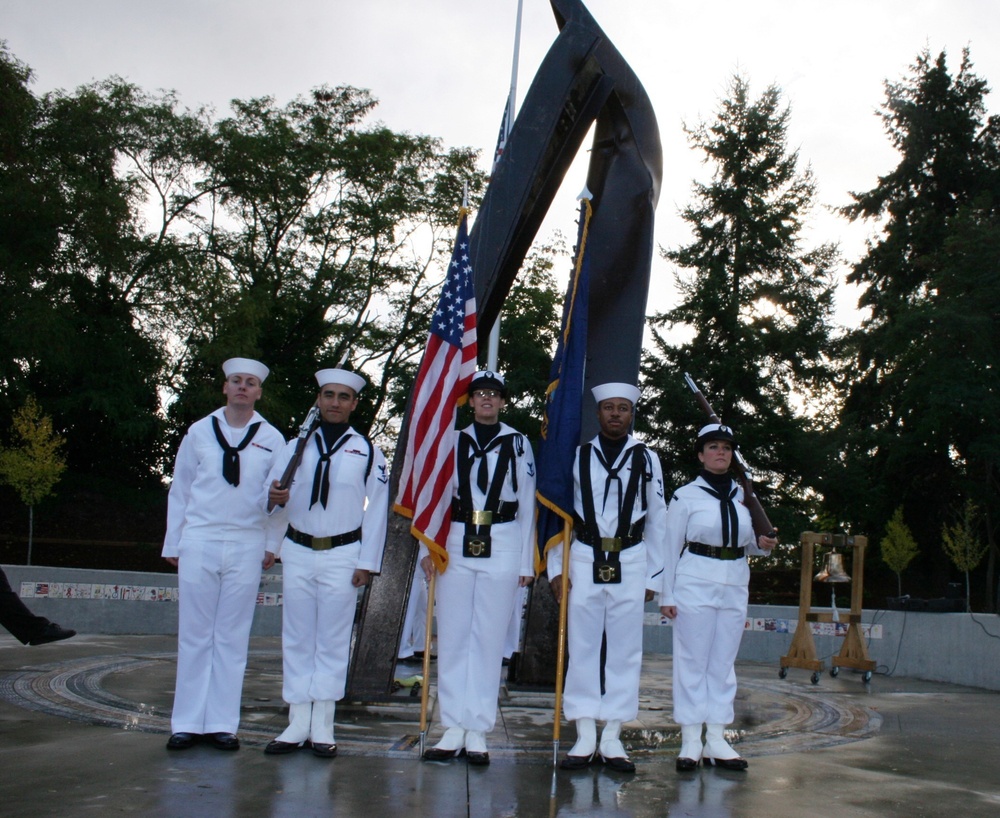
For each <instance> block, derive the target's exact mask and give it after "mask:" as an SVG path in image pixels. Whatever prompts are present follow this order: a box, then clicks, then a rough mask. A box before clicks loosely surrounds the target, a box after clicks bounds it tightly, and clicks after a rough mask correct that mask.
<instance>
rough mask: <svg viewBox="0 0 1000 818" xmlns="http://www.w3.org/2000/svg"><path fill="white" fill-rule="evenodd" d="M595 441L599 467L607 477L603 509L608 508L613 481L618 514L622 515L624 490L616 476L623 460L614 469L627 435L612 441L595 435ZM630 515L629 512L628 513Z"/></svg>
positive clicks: (622, 464)
mask: <svg viewBox="0 0 1000 818" xmlns="http://www.w3.org/2000/svg"><path fill="white" fill-rule="evenodd" d="M597 441H598V443H600V449H599V450H598V451H597V452H596V454H597V459H598V460H599V461H600V463H601V465H602V466H604V471H606V472H607V477H606V478H605V480H604V503H603V506H602V507H603V508H607V506H608V494H610V493H611V483H612V481H614V482H615V483H616V484H617V486H618V498H617V500H616V502H617V504H618V513H619V515H620V514H621V513H622V509H621V504H622V499H623V498H622V495H623V492H624V489H623V487H622V480H621V478H620V477H619V476H618V472H619V471H621V469H622V466H624V465H625V461H624V460H623V461H622V462H621V463H619V464H618V468H615V467H614V465H615V461H616V460H618V458H619V456H620V455H621V453H622V450H623V449H624V448H625V444H626V443H627V442H628V435H624V436H622V437H619V438H615V439H612V438H610V437H605V436H604V435H603V434H598V435H597ZM628 513H629V514H631V511H629V512H628Z"/></svg>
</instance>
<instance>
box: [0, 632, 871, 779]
mask: <svg viewBox="0 0 1000 818" xmlns="http://www.w3.org/2000/svg"><path fill="white" fill-rule="evenodd" d="M251 660H252V661H255V662H257V663H258V665H259V664H264V665H266V666H268V667H274V668H276V669H277V672H279V673H280V661H281V657H280V653H279V652H277V651H267V652H261V651H251ZM175 661H176V654H174V653H166V654H161V653H150V654H144V655H139V656H131V657H127V658H122V657H115V656H98V657H89V658H85V659H78V660H71V661H64V662H60V663H57V664H50V665H42V666H36V667H33V668H31V669H27V670H22V671H16V672H11V673H6V674H3V675H0V699H3V700H5V701H8V702H10V703H11V704H14V705H17V706H19V707H23V708H26V709H30V710H36V711H41V712H44V713H48V714H50V715H53V716H58V717H62V718H66V719H70V720H73V721H79V722H86V723H90V724H96V725H102V726H106V727H115V728H118V729H124V730H138V731H142V732H150V733H163V734H167V733H169V732H170V713H169V711H164V710H162V709H157V708H156V707H153V706H150V705H147V704H143V703H140V702H136V701H133V700H131V699H128V698H124V697H122V696H119V695H116V694H114V693H112V692H110V691H109V690H108V689H106V687H105V684H104V683H105V680H106V679H108V678H109V677H113V676H116V675H117V674H129V673H135V672H137V671H142V670H146V669H149V668H150V667H151V666H153V665H156V664H163V663H164V662H169V663H170V665H171V666H173V663H174V662H175ZM118 687H120V688H121V687H123V686H122V685H118ZM124 687H125V688H127V685H125V686H124ZM663 695H664V691H663V690H652V689H643V690H642V691H641V693H640V696H641V698H643V699H644V700H646V701H650V700H654V701H655V700H656V699H657V698H658V697H662V696H663ZM400 704H403V705H404V707H403V710H405V712H402V711H401V712H400V713H397V714H395V715H394V716H390V717H388V718H383V717H382V716H379V715H375V716H372V717H371V718H368V717H365V718H360V719H356V720H350V724H349V725H345V726H344V728H341V725H340V720H339V718H338V735H337V743H338V746H339V747H340V748H341V750H342V751H343V752H345V753H350V754H352V755H368V756H384V757H398V758H414V759H415V758H416V757H417V753H418V744H419V736H418V735H417V733H416V730H417V728H416V726H415V724H416V723H418V722H419V715H416V716H414V712H416V711H417V709H418V708H417V705H416V704H411V703H409V702H407V700H406V699H401V700H400ZM551 706H552V705H551V697H548V698H545V697H540V696H534V697H526V698H524V699H521V700H519V699H518V697H516V696H515V697H514V699H512V700H511V702H509V703H506V704H505V705H504V706H503V708H502V713H501V715H502V716H503V720H502V721H500V723H499V724H498V726H499V727H504V726H508V727H510V726H511V725H516V726H517V727H518V728H520V729H517V730H515V731H514V732H517V733H518V735H517V737H516V738H515V739H513V740H511V741H509V742H507V743H504V742H502V741H498V740H497V738H496V734H495V733H494V734H493V735H491V736H490V755H491V757H493V758H494V759H506V760H507V761H514V762H519V763H549V762H550V761H551V758H552V739H551V733H550V732H549V731H548V730H547V729H540V728H539V727H538V726H537V725H539V724H545V725H550V724H551V721H550V719H551V716H550V715H549V714H548V713H544V709H546V708H547V709H551ZM518 710H520V711H521V712H522V714H523V713H524V712H525V711H528V710H531V711H533V712H532V713H531V714H529V715H527V716H526V717H521V718H518V714H517V712H515V711H518ZM276 712H278V711H276ZM341 712H342V713H344V714H345V715H348V714H349V713H351V712H352V708H350V707H347V708H343V709H342V710H341ZM355 712H358V711H355ZM542 713H544V717H542V718H540V716H541V714H542ZM400 715H402V716H403V717H402V718H400ZM664 718H666V717H665V716H664ZM881 723H882V719H881V717H880V716H879V715H878V713H876V712H875V711H873V710H871V709H870V708H867V707H863V706H858V705H856V704H853V703H852V702H851V701H850V697H844V696H832V695H830V693H829V691H823V690H821V689H819V688H815V687H813V686H807V685H804V684H798V683H795V682H789V681H786V682H783V683H782V684H781V685H776V684H774V683H767V682H764V681H762V680H759V679H742V678H741V680H740V693H739V697H738V699H737V702H736V725H735V727H734V728H733V730H734V732H735V733H738V742H739V743H738V747H739V751H740V753H741V754H742V755H744V756H746V757H753V756H762V755H772V754H776V753H784V752H798V751H802V750H806V749H812V748H818V747H832V746H836V745H839V744H845V743H848V742H853V741H859V740H862V739H865V738H869V737H871V736H873V735H875V734H877V733H878V731H879V728H880V727H881ZM368 724H370V726H366V725H368ZM525 724H528V725H529V727H528V729H527V730H525V729H524V726H525ZM532 724H534V725H535V726H533V727H532V726H531V725H532ZM265 728H266V729H265ZM549 729H550V728H549ZM564 733H565V731H564ZM273 735H274V729H273V725H271V724H267V725H262V724H260V723H257V724H254V723H253V722H252V721H249V722H248V721H244V722H243V723H242V724H241V725H240V737H241V739H242V740H243V742H244V743H245V744H247V745H263V744H265V743H266V742H267V741H269V740H270V739H271V738H272V737H273ZM564 738H572V728H570V729H569V731H568V734H566V735H564ZM622 738H623V740H624V741H625V743H626V745H627V746H628V747H629V748H630V750H631V752H632V754H633V758H634V759H635V760H636V761H637V762H641V761H642V760H644V759H646V760H652V759H653V758H657V757H660V756H663V755H671V756H672V755H674V754H675V753H676V752H677V747H678V745H679V743H680V738H679V734H678V731H677V727H676V726H675V725H665V726H664V727H663V729H645V730H625V731H623V735H622ZM570 743H571V742H567V747H568V746H570Z"/></svg>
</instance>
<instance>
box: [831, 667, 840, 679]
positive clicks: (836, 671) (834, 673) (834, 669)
mask: <svg viewBox="0 0 1000 818" xmlns="http://www.w3.org/2000/svg"><path fill="white" fill-rule="evenodd" d="M839 674H840V668H839V667H837V666H836V665H834V666H833V667H832V668H830V675H831V676H832V677H833V678H834V679H836V678H837V676H838V675H839Z"/></svg>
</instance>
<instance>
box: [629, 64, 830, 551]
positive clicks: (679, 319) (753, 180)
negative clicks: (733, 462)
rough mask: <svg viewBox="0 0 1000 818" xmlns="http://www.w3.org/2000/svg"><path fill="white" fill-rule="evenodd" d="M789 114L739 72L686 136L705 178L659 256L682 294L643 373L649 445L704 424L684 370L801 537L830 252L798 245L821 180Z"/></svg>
mask: <svg viewBox="0 0 1000 818" xmlns="http://www.w3.org/2000/svg"><path fill="white" fill-rule="evenodd" d="M789 116H790V113H789V110H788V108H787V107H785V106H783V103H782V100H781V93H780V91H779V89H778V88H776V87H774V86H772V87H769V88H767V89H766V90H765V91H764V92H763V93H762V94H761V95H760V97H759V98H757V99H753V98H751V94H750V87H749V83H748V82H747V80H745V79H744V78H742V77H739V76H736V77H734V78H733V80H732V82H731V84H730V88H729V96H728V97H727V98H726V99H724V100H723V101H722V102H721V104H720V107H719V110H718V112H717V114H716V117H715V119H714V120H712V121H711V122H708V123H702V124H699V125H698V126H697V127H695V128H693V129H690V130H689V131H688V133H689V136H690V140H691V144H692V146H693V147H694V148H696V149H698V150H700V151H703V152H704V154H705V160H706V163H708V164H709V165H710V166H711V167H712V170H713V176H712V180H711V181H710V182H708V183H701V182H696V183H695V184H694V202H693V203H692V204H691V205H689V206H688V207H686V208H685V209H684V210H683V211H682V215H683V217H684V220H685V221H686V222H687V223H688V225H689V226H690V228H691V230H692V233H693V238H692V240H691V241H690V243H688V244H687V245H684V246H682V247H679V248H676V249H672V250H666V251H663V255H664V257H665V258H666V259H667V260H668V261H670V262H672V263H674V264H675V265H677V269H678V272H677V273H676V274H675V278H676V281H677V286H678V288H679V291H680V294H681V300H680V303H678V304H677V306H675V307H674V308H672V309H671V310H669V311H667V312H665V313H660V314H657V315H655V316H653V317H652V318H651V319H650V321H651V324H652V327H653V330H654V331H653V349H652V351H651V352H650V353H648V354H647V355H645V357H644V363H643V374H644V390H645V392H646V394H647V400H646V404H647V406H652V414H651V415H650V416H649V417H648V418H647V419H646V422H647V423H648V432H647V433H648V434H649V436H650V438H651V440H653V441H654V442H655V444H656V445H659V446H662V447H663V448H664V449H665V450H667V451H670V452H690V451H691V445H692V441H693V438H694V433H695V430H696V429H697V428H698V427H699V426H700V425H701V424H702V423H704V422H706V421H705V418H704V417H703V416H701V415H700V411H699V410H698V408H697V405H696V404H695V402H694V399H693V396H692V395H691V394H690V392H689V391H688V390H687V389H686V387H685V385H684V381H683V379H682V374H683V373H684V372H685V371H687V372H690V373H691V375H692V376H693V377H694V379H695V380H696V381H697V382H698V383H699V385H700V386H701V388H702V391H703V392H704V393H705V394H706V396H707V397H708V398H709V401H710V402H711V403H712V404H713V407H714V408H715V410H716V412H717V413H718V414H719V415H720V416H721V417H722V418H723V419H724V421H725V422H727V423H729V424H730V425H732V426H733V427H734V428H735V429H736V431H737V433H738V435H739V438H740V440H741V441H742V443H743V446H744V449H745V450H746V451H747V454H748V457H749V459H750V460H751V461H752V462H753V464H754V465H757V466H759V467H760V468H761V470H762V471H761V474H762V475H763V476H764V478H765V479H764V481H763V484H762V485H761V486H760V488H761V494H762V496H763V498H764V500H765V504H771V505H774V507H775V509H776V517H777V519H776V520H774V521H775V522H776V523H777V524H778V525H779V527H781V528H786V529H788V530H791V531H796V530H804V528H803V526H804V523H805V520H806V519H807V518H808V516H809V514H810V513H811V512H810V504H809V500H810V495H811V494H812V492H813V491H814V489H815V486H816V485H817V483H818V480H819V475H820V472H821V460H820V458H819V451H820V447H819V442H818V439H817V438H818V435H819V430H820V422H821V411H820V410H821V409H822V401H823V400H824V394H825V392H826V383H827V380H828V377H829V363H828V360H827V355H828V354H829V351H830V331H831V330H830V318H831V310H832V297H833V283H834V282H833V267H834V264H835V262H836V259H837V251H836V248H835V247H833V246H829V245H823V246H819V247H816V248H813V249H807V248H805V247H803V241H802V235H801V233H802V228H803V225H804V220H805V219H806V217H807V216H808V214H809V211H810V209H811V207H812V205H813V200H814V197H815V183H814V181H813V177H812V173H811V171H810V170H809V169H808V168H805V169H800V167H799V157H798V154H797V152H795V151H792V150H790V149H789V147H788V136H787V129H788V120H789ZM680 271H684V272H683V273H682V272H680ZM678 336H681V337H685V338H687V339H688V340H683V341H681V342H677V341H676V340H675V338H677V337H678ZM803 404H806V405H808V408H809V411H808V412H805V411H802V408H803ZM691 464H692V460H691V459H689V458H682V459H680V460H676V461H675V460H673V459H672V458H668V459H666V462H665V464H664V465H665V469H666V471H667V472H668V475H667V478H666V479H667V480H668V481H671V480H672V481H673V482H674V484H675V485H676V484H679V483H680V482H684V481H686V480H687V479H689V475H690V472H691V470H692V465H691Z"/></svg>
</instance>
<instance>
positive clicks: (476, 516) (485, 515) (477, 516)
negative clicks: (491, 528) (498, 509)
mask: <svg viewBox="0 0 1000 818" xmlns="http://www.w3.org/2000/svg"><path fill="white" fill-rule="evenodd" d="M472 524H473V525H493V512H492V511H473V512H472Z"/></svg>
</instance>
